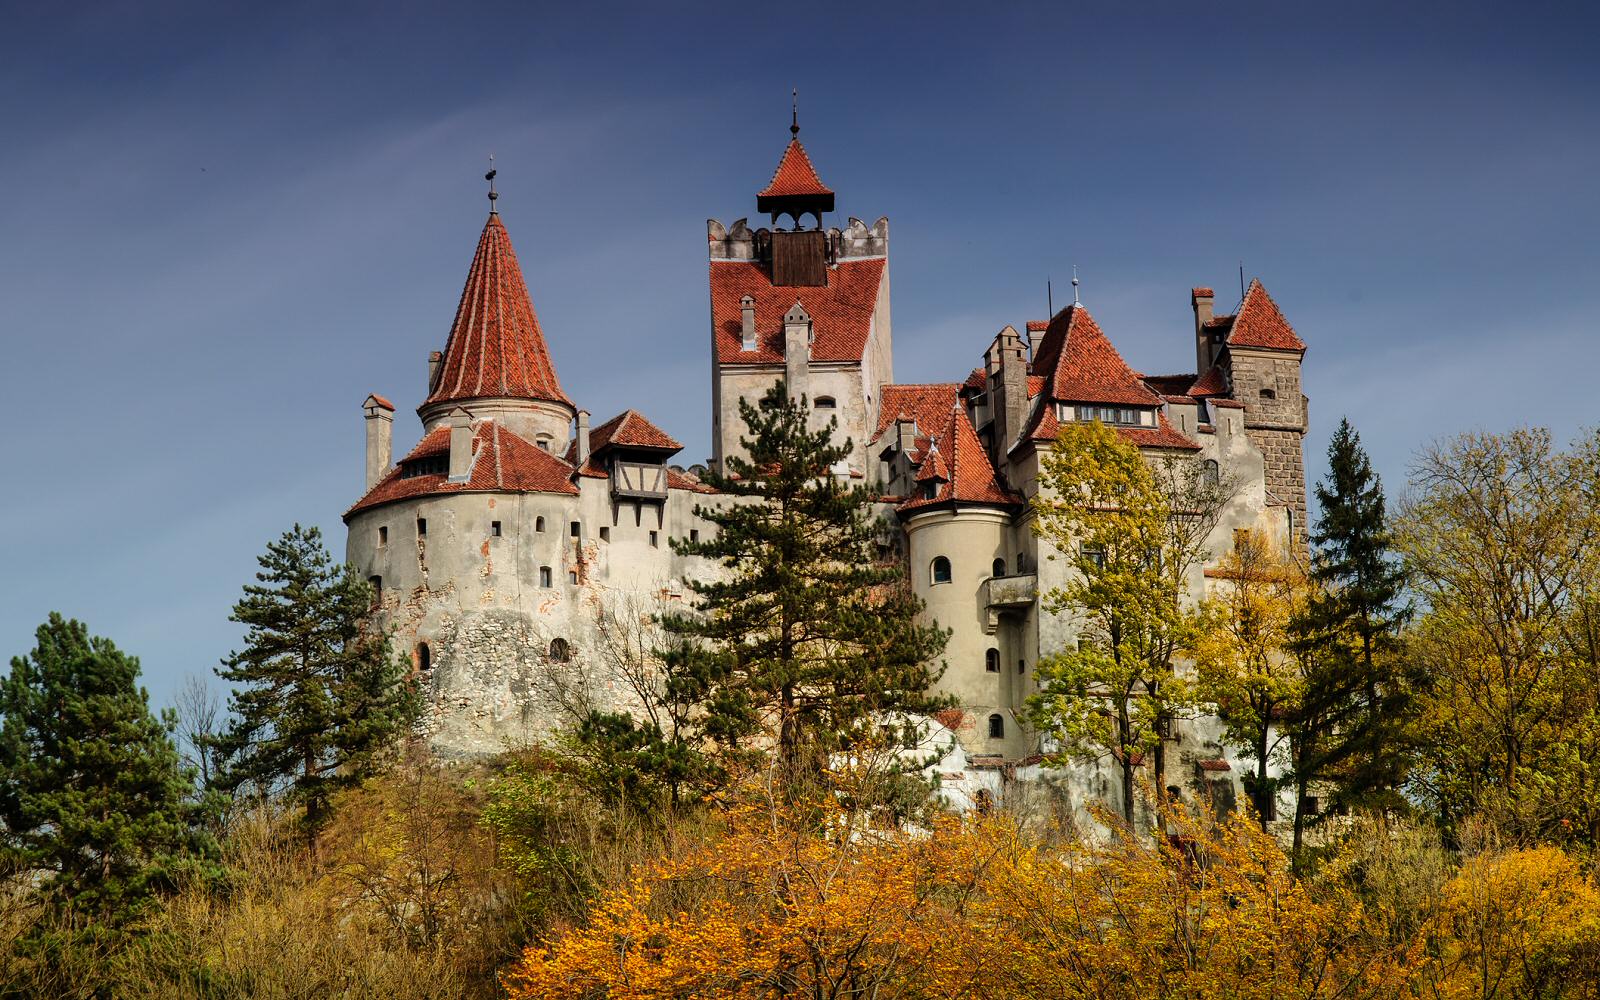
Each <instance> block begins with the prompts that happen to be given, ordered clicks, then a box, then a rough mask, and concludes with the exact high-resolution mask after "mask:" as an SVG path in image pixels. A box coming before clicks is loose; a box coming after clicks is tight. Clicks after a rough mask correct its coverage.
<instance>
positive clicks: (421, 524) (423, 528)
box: [417, 517, 428, 538]
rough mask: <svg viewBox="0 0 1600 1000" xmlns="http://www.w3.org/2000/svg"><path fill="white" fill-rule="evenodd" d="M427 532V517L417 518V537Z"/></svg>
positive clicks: (423, 535)
mask: <svg viewBox="0 0 1600 1000" xmlns="http://www.w3.org/2000/svg"><path fill="white" fill-rule="evenodd" d="M427 534H428V519H427V518H425V517H419V518H417V537H418V538H422V537H425V536H426V535H427Z"/></svg>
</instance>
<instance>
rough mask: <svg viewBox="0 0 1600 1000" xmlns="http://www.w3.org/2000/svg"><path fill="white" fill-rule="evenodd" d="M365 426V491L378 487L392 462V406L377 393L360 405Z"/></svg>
mask: <svg viewBox="0 0 1600 1000" xmlns="http://www.w3.org/2000/svg"><path fill="white" fill-rule="evenodd" d="M361 410H362V412H363V413H365V414H366V417H367V419H366V424H367V489H369V490H370V489H372V488H373V487H374V486H376V485H378V480H380V479H382V478H383V477H384V476H385V475H387V474H388V472H389V466H390V465H391V464H393V461H394V404H393V403H391V402H389V401H388V400H387V399H384V398H383V397H382V396H380V395H378V394H377V393H373V394H372V395H370V396H368V397H367V401H366V402H364V403H362V404H361Z"/></svg>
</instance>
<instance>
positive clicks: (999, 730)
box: [989, 714, 1006, 740]
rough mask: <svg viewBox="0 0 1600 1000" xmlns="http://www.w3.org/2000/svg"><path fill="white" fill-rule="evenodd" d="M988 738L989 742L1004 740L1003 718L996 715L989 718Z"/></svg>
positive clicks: (1004, 722) (1004, 726)
mask: <svg viewBox="0 0 1600 1000" xmlns="http://www.w3.org/2000/svg"><path fill="white" fill-rule="evenodd" d="M989 738H990V739H991V740H1003V739H1005V738H1006V720H1005V717H1004V716H1001V715H998V714H996V715H991V716H989Z"/></svg>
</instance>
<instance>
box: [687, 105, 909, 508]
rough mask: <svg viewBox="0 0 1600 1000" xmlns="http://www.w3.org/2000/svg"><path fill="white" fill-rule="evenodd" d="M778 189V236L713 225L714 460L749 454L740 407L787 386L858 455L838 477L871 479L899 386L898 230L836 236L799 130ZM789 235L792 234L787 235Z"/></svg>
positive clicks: (768, 197) (772, 190)
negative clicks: (893, 242)
mask: <svg viewBox="0 0 1600 1000" xmlns="http://www.w3.org/2000/svg"><path fill="white" fill-rule="evenodd" d="M790 131H791V132H792V133H794V135H793V137H792V138H791V139H790V141H789V145H788V148H786V149H785V150H784V153H783V157H782V159H780V160H779V161H778V169H777V170H776V171H774V173H773V176H772V181H771V183H769V184H768V185H767V186H766V188H765V189H764V190H762V191H761V193H760V194H758V195H757V196H756V208H757V210H758V211H760V212H762V213H763V214H765V215H767V216H768V219H769V225H768V226H764V227H762V228H759V229H755V230H752V229H751V228H750V226H749V223H748V222H747V221H746V220H745V219H739V220H738V221H737V222H735V223H733V225H731V226H724V225H723V224H722V223H720V222H718V221H716V220H715V219H712V220H710V221H709V222H708V223H707V243H708V247H709V252H710V258H711V260H710V268H711V274H710V281H711V369H712V377H711V392H712V398H711V436H712V456H711V460H712V463H713V464H714V465H716V466H717V467H718V468H719V469H720V468H722V463H723V460H724V459H725V458H726V457H728V456H730V455H732V454H734V453H735V452H736V451H737V450H738V447H739V435H740V434H741V433H742V432H743V430H744V422H743V420H742V419H741V418H740V416H739V400H740V399H745V400H748V401H750V402H752V403H754V402H755V401H756V400H758V399H760V398H761V396H762V395H763V394H765V393H766V391H767V389H768V388H770V387H771V386H772V384H773V383H774V382H776V381H777V380H778V379H780V378H782V379H784V380H786V382H787V384H788V387H789V393H790V395H791V396H794V397H796V398H799V397H801V396H804V397H805V398H806V400H807V401H808V402H809V404H810V406H811V407H812V421H813V426H814V427H818V428H820V427H823V426H826V425H827V422H828V420H829V419H830V418H832V419H837V420H838V424H839V429H838V432H837V436H838V438H839V439H840V440H841V441H842V440H843V439H845V438H848V439H849V440H850V442H851V444H852V445H853V447H852V450H851V455H850V457H849V458H848V459H846V461H845V466H846V468H843V469H840V470H838V471H840V472H842V473H846V474H850V475H853V476H856V477H867V476H870V475H871V474H872V471H873V469H872V465H873V461H872V458H871V456H870V455H869V454H868V449H867V439H868V437H869V436H870V435H871V433H872V431H873V428H874V427H875V425H876V423H877V419H878V414H879V406H880V403H881V400H880V399H879V387H880V386H882V385H884V384H886V383H890V382H893V381H894V367H893V343H892V337H891V330H890V319H889V220H888V219H879V220H878V221H877V222H876V223H874V224H873V225H872V226H870V227H868V226H867V225H866V224H865V223H863V222H862V221H861V220H860V219H854V218H852V219H850V220H849V222H848V223H847V224H846V225H845V226H844V227H843V228H842V229H841V228H826V227H825V223H824V217H825V216H826V214H827V213H829V212H831V211H832V210H833V200H834V195H833V191H832V190H830V189H829V188H828V187H827V186H826V185H824V184H823V183H822V181H821V179H820V178H819V177H818V176H817V171H816V168H815V167H813V166H812V164H811V159H810V157H809V156H807V155H806V150H805V147H804V146H802V145H801V144H800V139H799V127H798V126H792V127H791V129H790ZM786 227H787V228H786Z"/></svg>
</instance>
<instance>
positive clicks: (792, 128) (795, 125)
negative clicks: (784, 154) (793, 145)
mask: <svg viewBox="0 0 1600 1000" xmlns="http://www.w3.org/2000/svg"><path fill="white" fill-rule="evenodd" d="M789 98H790V100H791V101H792V102H793V103H792V104H791V105H790V108H789V134H790V135H791V136H793V137H794V138H796V139H798V138H800V88H799V87H796V88H794V90H792V91H790V92H789Z"/></svg>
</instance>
